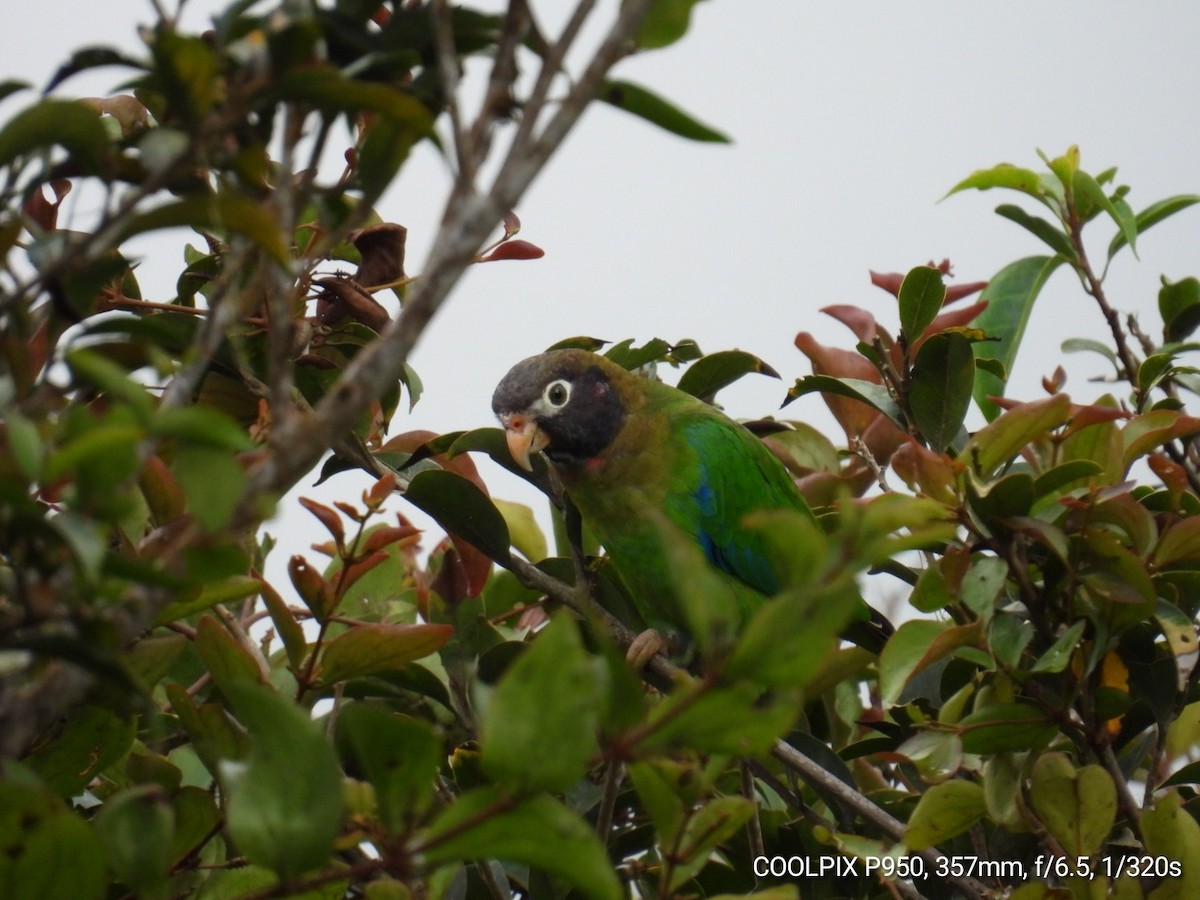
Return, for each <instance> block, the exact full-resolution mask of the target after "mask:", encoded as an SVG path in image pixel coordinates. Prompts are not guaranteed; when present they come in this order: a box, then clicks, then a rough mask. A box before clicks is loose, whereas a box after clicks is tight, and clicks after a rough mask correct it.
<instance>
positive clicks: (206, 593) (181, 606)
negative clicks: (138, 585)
mask: <svg viewBox="0 0 1200 900" xmlns="http://www.w3.org/2000/svg"><path fill="white" fill-rule="evenodd" d="M260 587H261V586H260V584H259V581H258V579H256V578H251V577H250V576H249V575H231V576H229V577H228V578H223V579H221V580H220V581H217V582H215V583H214V584H208V585H205V586H204V587H203V588H201V589H200V590H198V591H195V592H194V593H187V594H184V595H183V596H181V597H180V598H179V599H178V600H173V601H172V602H170V603H168V604H167V605H166V606H164V607H163V608H162V609H161V610H159V613H158V615H157V616H155V617H154V624H155V625H166V624H167V623H168V622H176V621H178V620H179V619H183V618H186V617H187V616H191V615H195V614H196V613H198V612H203V611H204V610H206V609H212V608H213V607H214V606H216V605H217V604H218V603H236V602H237V601H239V600H245V599H246V598H247V597H253V596H254V595H255V594H257V593H259V590H260Z"/></svg>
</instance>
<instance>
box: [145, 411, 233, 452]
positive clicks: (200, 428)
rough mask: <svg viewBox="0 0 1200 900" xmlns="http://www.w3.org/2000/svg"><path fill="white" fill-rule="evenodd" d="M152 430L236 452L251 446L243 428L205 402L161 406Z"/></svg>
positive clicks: (160, 433) (193, 442) (189, 441)
mask: <svg viewBox="0 0 1200 900" xmlns="http://www.w3.org/2000/svg"><path fill="white" fill-rule="evenodd" d="M151 427H152V430H153V431H154V433H155V434H157V435H161V436H163V437H171V438H175V439H177V440H180V441H186V442H188V443H191V444H201V445H204V446H207V447H214V448H217V449H221V450H230V451H233V452H239V451H242V450H249V449H251V448H252V447H253V446H254V443H253V441H251V440H250V436H249V435H248V434H246V429H244V428H242V427H241V426H240V425H238V424H237V423H236V422H234V421H233V419H231V418H230V417H229V416H227V415H226V414H225V413H223V412H221V411H220V410H218V409H212V408H211V407H205V406H185V407H171V408H168V409H162V410H159V411H158V412H157V414H156V415H155V416H154V422H153V424H152V426H151Z"/></svg>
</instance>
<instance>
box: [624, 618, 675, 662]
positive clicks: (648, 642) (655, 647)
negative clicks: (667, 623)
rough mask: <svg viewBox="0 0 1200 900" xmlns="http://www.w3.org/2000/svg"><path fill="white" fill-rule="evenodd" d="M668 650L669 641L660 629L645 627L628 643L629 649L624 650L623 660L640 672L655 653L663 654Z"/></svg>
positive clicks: (669, 647)
mask: <svg viewBox="0 0 1200 900" xmlns="http://www.w3.org/2000/svg"><path fill="white" fill-rule="evenodd" d="M670 650H671V643H670V641H668V640H667V639H666V637H665V636H664V635H663V633H662V632H661V631H657V630H655V629H653V628H647V629H646V630H645V631H643V632H642V633H641V634H639V635H638V636H637V637H635V638H634V639H633V642H632V643H630V645H629V649H628V650H626V651H625V661H626V662H627V663H629V665H630V666H632V667H633V669H634V670H635V671H637V672H640V671H642V669H644V668H646V664H647V663H649V662H650V660H652V659H653V658H654V655H655V654H656V653H662V654H664V655H665V654H667V653H669V652H670Z"/></svg>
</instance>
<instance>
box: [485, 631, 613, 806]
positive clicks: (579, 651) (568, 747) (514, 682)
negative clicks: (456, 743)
mask: <svg viewBox="0 0 1200 900" xmlns="http://www.w3.org/2000/svg"><path fill="white" fill-rule="evenodd" d="M604 696H605V670H604V668H603V667H602V665H601V664H600V660H596V659H593V658H591V657H589V656H588V655H587V653H585V652H584V650H583V644H582V643H581V641H580V639H579V632H578V630H577V628H576V627H575V623H574V621H573V620H572V619H571V618H570V617H569V616H566V615H558V616H555V617H554V619H553V620H552V621H551V622H550V624H549V625H548V626H547V627H546V628H544V629H542V631H540V632H539V633H538V635H537V638H536V639H535V640H534V641H533V644H532V646H530V648H529V649H528V650H526V651H525V652H524V653H523V654H522V655H521V656H520V658H518V659H517V661H516V662H515V663H513V664H512V666H511V667H510V668H509V670H508V671H507V672H506V673H505V675H504V677H503V678H502V679H501V681H500V683H499V684H498V685H497V686H496V690H495V692H494V693H493V694H492V696H491V699H490V701H489V702H488V704H487V708H486V710H485V711H484V714H483V722H482V726H481V730H480V742H481V744H482V745H483V768H484V770H485V771H486V772H487V773H488V774H489V775H490V776H491V777H492V778H494V779H496V780H497V781H503V782H506V783H508V784H510V785H515V786H520V787H523V788H529V789H534V790H546V791H565V790H566V789H567V788H569V787H571V786H572V785H573V784H575V782H576V781H578V780H579V779H580V778H582V777H583V774H584V772H585V771H586V769H587V763H588V760H589V759H591V757H592V756H593V755H594V754H595V753H596V752H597V744H596V730H597V728H598V727H599V723H600V718H601V715H602V713H603V710H602V701H603V697H604Z"/></svg>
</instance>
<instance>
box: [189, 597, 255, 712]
mask: <svg viewBox="0 0 1200 900" xmlns="http://www.w3.org/2000/svg"><path fill="white" fill-rule="evenodd" d="M196 650H197V651H198V652H199V653H200V658H201V659H202V660H204V666H205V668H206V669H208V673H209V675H211V676H212V679H213V681H215V682H216V683H217V687H219V688H220V689H221V692H222V693H223V694H226V695H228V693H229V689H230V688H232V687H234V686H236V685H237V684H238V683H241V682H258V681H261V680H262V677H263V676H262V672H260V671H259V668H258V663H257V662H256V661H255V659H254V657H253V656H251V655H250V651H249V650H247V649H246V648H245V647H243V646H242V645H241V644H240V643H238V640H237V638H235V637H234V636H233V635H232V634H230V633H229V630H228V629H226V628H225V626H223V625H222V624H221V623H220V622H219V621H217V619H216V618H215V617H214V616H201V617H200V621H199V622H197V623H196Z"/></svg>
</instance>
